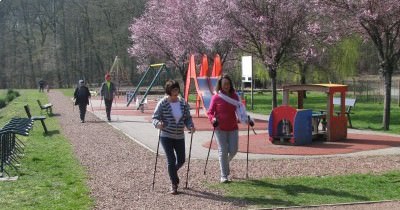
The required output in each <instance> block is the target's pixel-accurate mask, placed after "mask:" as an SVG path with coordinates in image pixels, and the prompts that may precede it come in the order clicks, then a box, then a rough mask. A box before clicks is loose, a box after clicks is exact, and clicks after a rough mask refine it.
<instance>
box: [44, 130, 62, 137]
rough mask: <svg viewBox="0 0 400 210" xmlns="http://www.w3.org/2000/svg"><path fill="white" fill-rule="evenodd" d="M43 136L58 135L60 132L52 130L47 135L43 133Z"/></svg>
mask: <svg viewBox="0 0 400 210" xmlns="http://www.w3.org/2000/svg"><path fill="white" fill-rule="evenodd" d="M43 134H44V136H53V135H57V134H60V131H59V130H52V131H48V132H47V133H44V132H43Z"/></svg>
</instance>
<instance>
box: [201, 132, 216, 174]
mask: <svg viewBox="0 0 400 210" xmlns="http://www.w3.org/2000/svg"><path fill="white" fill-rule="evenodd" d="M214 132H215V127H214V130H213V132H212V135H211V141H210V146H209V147H208V154H207V159H206V165H205V166H204V172H203V174H204V175H206V169H207V163H208V157H210V150H211V145H212V140H213V138H214Z"/></svg>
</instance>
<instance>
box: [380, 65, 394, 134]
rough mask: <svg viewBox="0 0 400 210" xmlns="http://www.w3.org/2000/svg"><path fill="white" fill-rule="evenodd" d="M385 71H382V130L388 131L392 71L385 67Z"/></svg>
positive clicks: (390, 68) (389, 67)
mask: <svg viewBox="0 0 400 210" xmlns="http://www.w3.org/2000/svg"><path fill="white" fill-rule="evenodd" d="M386 68H387V69H386V70H385V71H384V75H383V76H384V79H385V99H384V103H383V106H384V108H383V122H382V126H383V130H389V125H390V104H391V97H392V94H391V92H392V72H393V69H392V67H391V66H386Z"/></svg>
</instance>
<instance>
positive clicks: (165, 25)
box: [128, 0, 231, 78]
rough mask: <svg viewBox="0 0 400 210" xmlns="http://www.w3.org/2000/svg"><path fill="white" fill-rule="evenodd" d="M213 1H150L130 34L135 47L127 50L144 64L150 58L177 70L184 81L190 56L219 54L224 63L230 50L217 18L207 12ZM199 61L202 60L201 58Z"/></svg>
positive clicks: (134, 23)
mask: <svg viewBox="0 0 400 210" xmlns="http://www.w3.org/2000/svg"><path fill="white" fill-rule="evenodd" d="M209 1H210V0H200V1H198V0H165V1H159V0H150V1H148V3H147V7H146V12H145V13H144V15H143V16H142V17H140V18H138V19H135V20H133V23H132V24H131V26H130V28H129V30H130V32H131V36H130V38H131V40H132V46H131V47H130V48H129V49H128V52H129V54H130V55H132V56H135V57H137V58H138V59H139V61H141V63H142V64H144V63H148V62H149V59H150V58H153V59H159V60H162V61H167V63H168V64H170V65H173V66H175V67H176V68H177V69H178V70H179V72H180V74H181V76H182V78H186V67H187V62H188V58H189V55H190V54H197V55H201V54H208V55H209V57H210V58H212V57H213V55H214V54H216V53H218V54H220V56H221V58H222V62H223V61H224V60H225V58H226V56H227V55H228V54H229V51H230V50H231V47H230V44H229V42H228V41H225V40H223V38H224V37H223V36H221V37H219V36H218V33H214V32H215V31H217V29H218V26H217V25H216V24H218V21H217V17H218V15H215V16H214V15H210V14H211V13H212V11H208V10H207V3H208V2H209ZM199 58H200V57H199Z"/></svg>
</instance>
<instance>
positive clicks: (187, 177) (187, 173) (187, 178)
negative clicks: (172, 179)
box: [185, 132, 193, 188]
mask: <svg viewBox="0 0 400 210" xmlns="http://www.w3.org/2000/svg"><path fill="white" fill-rule="evenodd" d="M192 140H193V132H190V147H189V160H188V167H187V171H186V184H185V188H187V187H188V182H189V181H188V180H189V167H190V156H191V154H192Z"/></svg>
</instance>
